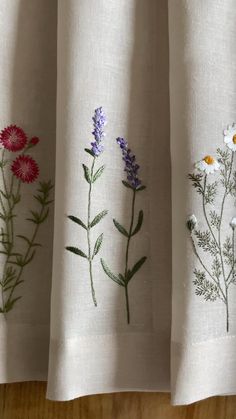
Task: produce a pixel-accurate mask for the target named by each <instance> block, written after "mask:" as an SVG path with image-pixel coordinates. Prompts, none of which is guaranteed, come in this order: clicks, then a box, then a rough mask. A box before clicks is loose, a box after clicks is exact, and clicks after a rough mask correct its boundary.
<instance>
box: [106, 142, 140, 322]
mask: <svg viewBox="0 0 236 419" xmlns="http://www.w3.org/2000/svg"><path fill="white" fill-rule="evenodd" d="M116 141H117V143H118V144H119V146H120V148H121V150H122V159H123V161H124V162H125V169H124V170H125V172H126V176H127V181H125V180H122V183H123V185H124V186H126V187H127V188H129V189H132V191H133V197H132V205H131V221H130V226H129V229H128V230H127V229H126V228H125V227H123V226H122V225H121V224H120V223H119V222H118V221H117V220H115V219H113V223H114V225H115V227H116V228H117V230H118V231H119V232H120V233H121V234H123V235H124V236H125V237H126V239H127V244H126V252H125V269H124V273H123V274H121V273H119V274H118V275H115V274H114V273H113V272H112V271H111V270H110V269H109V267H108V266H107V264H106V262H105V261H104V260H103V259H101V264H102V267H103V270H104V272H105V273H106V275H107V276H108V277H109V278H110V279H112V280H113V281H114V282H116V283H117V284H118V285H120V286H122V287H124V289H125V301H126V313H127V323H128V324H129V323H130V308H129V293H128V284H129V282H130V280H131V279H132V277H133V276H134V274H136V272H137V271H138V270H139V269H140V268H141V266H142V265H143V264H144V262H145V261H146V259H147V257H146V256H143V257H142V258H141V259H139V260H138V261H137V262H136V263H135V264H134V265H133V267H132V268H131V269H130V268H129V250H130V241H131V238H132V237H133V236H134V235H135V234H137V233H138V232H139V230H140V229H141V227H142V223H143V211H142V210H140V211H139V214H138V219H137V222H136V226H135V227H134V215H135V198H136V193H137V192H138V191H141V190H143V189H145V186H144V185H142V182H141V180H140V179H139V177H138V170H139V165H138V164H137V163H136V158H135V155H134V154H133V153H132V152H131V150H130V149H129V148H128V143H127V141H126V140H125V139H124V138H121V137H118V138H117V139H116Z"/></svg>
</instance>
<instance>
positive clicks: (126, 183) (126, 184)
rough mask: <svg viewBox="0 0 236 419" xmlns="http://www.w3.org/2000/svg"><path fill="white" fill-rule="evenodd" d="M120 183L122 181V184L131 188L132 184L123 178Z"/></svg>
mask: <svg viewBox="0 0 236 419" xmlns="http://www.w3.org/2000/svg"><path fill="white" fill-rule="evenodd" d="M122 183H123V185H124V186H126V188H129V189H132V190H133V188H132V186H131V185H130V184H129V183H128V182H126V181H125V180H122Z"/></svg>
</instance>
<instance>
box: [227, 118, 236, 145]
mask: <svg viewBox="0 0 236 419" xmlns="http://www.w3.org/2000/svg"><path fill="white" fill-rule="evenodd" d="M224 143H225V144H226V145H227V147H228V148H230V150H233V151H236V125H235V123H233V124H232V125H228V127H227V129H225V130H224Z"/></svg>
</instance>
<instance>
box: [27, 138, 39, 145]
mask: <svg viewBox="0 0 236 419" xmlns="http://www.w3.org/2000/svg"><path fill="white" fill-rule="evenodd" d="M38 142H39V138H38V137H32V138H31V140H30V142H29V144H32V145H36V144H38Z"/></svg>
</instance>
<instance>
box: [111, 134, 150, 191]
mask: <svg viewBox="0 0 236 419" xmlns="http://www.w3.org/2000/svg"><path fill="white" fill-rule="evenodd" d="M116 142H117V144H119V146H120V148H121V150H122V156H123V160H124V162H125V168H124V170H125V172H126V176H127V181H128V185H129V186H130V187H131V188H132V189H136V190H138V189H141V190H142V189H144V188H145V187H144V186H141V185H142V182H141V180H140V179H139V177H138V171H139V167H140V166H139V165H138V164H137V163H136V157H135V155H134V154H133V153H132V151H131V150H130V148H128V143H127V141H126V140H125V139H124V138H121V137H118V138H117V139H116ZM123 183H124V182H123ZM125 186H127V185H125Z"/></svg>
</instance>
